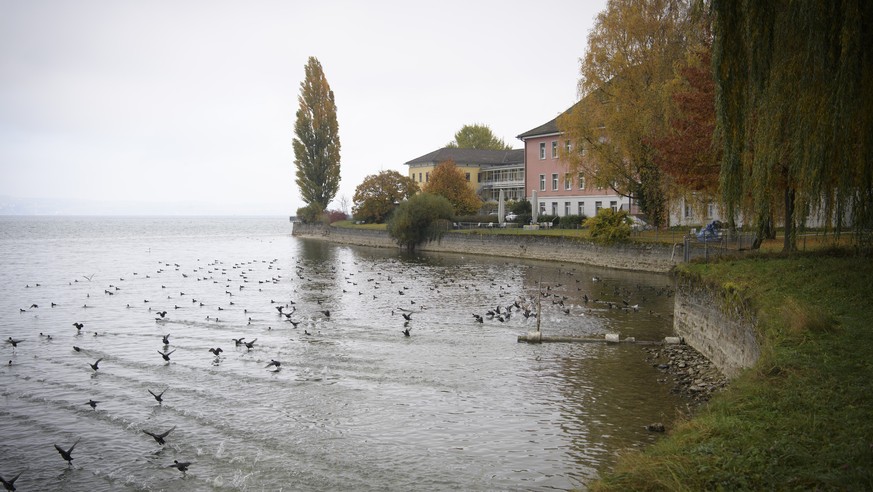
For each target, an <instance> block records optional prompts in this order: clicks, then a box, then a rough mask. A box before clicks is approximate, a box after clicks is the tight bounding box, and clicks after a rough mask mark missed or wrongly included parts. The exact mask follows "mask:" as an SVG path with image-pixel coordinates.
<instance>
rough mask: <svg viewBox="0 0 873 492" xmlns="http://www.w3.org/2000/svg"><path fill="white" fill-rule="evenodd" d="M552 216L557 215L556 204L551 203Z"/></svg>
mask: <svg viewBox="0 0 873 492" xmlns="http://www.w3.org/2000/svg"><path fill="white" fill-rule="evenodd" d="M552 215H558V202H552Z"/></svg>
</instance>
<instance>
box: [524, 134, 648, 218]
mask: <svg viewBox="0 0 873 492" xmlns="http://www.w3.org/2000/svg"><path fill="white" fill-rule="evenodd" d="M517 138H518V139H520V140H521V141H522V142H524V169H525V184H524V191H525V197H526V198H527V199H528V200H530V202H531V206H532V207H537V208H538V210H539V213H540V214H547V215H558V216H561V217H563V216H567V215H584V216H586V217H592V216H594V215H596V214H597V212H598V210H600V209H601V208H611V209H613V210H625V211H628V212H630V213H637V210H636V206H635V205H634V203H633V200H632V199H630V198H627V197H624V196H621V195H619V194H618V193H616V192H615V191H614V190H612V189H611V188H603V187H599V186H593V185H592V184H591V183H588V182H586V181H587V180H586V179H585V175H584V174H582V173H578V172H576V173H574V172H571V171H570V166H569V165H568V163H567V162H566V161H564V160H563V159H561V157H560V156H561V151H562V150H563V151H571V150H572V148H571V142H570V141H569V140H567V139H566V138H564V136H563V133H562V132H561V131H559V130H558V118H555V119H553V120H551V121H549V122H547V123H545V124H543V125H540V126H538V127H536V128H533V129H531V130H528V131H526V132H524V133H522V134H520V135H518V137H517ZM534 192H536V196H537V198H536V202H537V203H534V200H533V195H534Z"/></svg>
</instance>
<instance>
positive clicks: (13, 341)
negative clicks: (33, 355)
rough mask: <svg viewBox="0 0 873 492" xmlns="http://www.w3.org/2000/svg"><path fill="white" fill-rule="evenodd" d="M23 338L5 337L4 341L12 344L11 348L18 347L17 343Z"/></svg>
mask: <svg viewBox="0 0 873 492" xmlns="http://www.w3.org/2000/svg"><path fill="white" fill-rule="evenodd" d="M23 341H24V340H13V339H12V337H9V338H7V339H6V343H9V344H12V348H16V347H18V344H19V343H21V342H23Z"/></svg>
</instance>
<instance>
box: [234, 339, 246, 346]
mask: <svg viewBox="0 0 873 492" xmlns="http://www.w3.org/2000/svg"><path fill="white" fill-rule="evenodd" d="M245 339H246V338H245V337H242V338H231V340H233V343H235V344H236V346H237V347H239V346H240V345H242V344H243V343H245V342H243V340H245Z"/></svg>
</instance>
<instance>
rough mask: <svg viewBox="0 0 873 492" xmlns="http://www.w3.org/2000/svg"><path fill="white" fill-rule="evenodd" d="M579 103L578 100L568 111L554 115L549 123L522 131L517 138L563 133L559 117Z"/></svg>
mask: <svg viewBox="0 0 873 492" xmlns="http://www.w3.org/2000/svg"><path fill="white" fill-rule="evenodd" d="M577 104H579V103H578V102H577V103H575V104H573V105H572V106H570V107H569V108H568V109H567V110H566V111H564V112H563V113H561V114H559V115H558V116H556V117H554V118H553V119H552V120H551V121H548V122H547V123H544V124H542V125H540V126H538V127H536V128H532V129H530V130H528V131H526V132H524V133H522V134H521V135H518V136H517V137H515V138H518V139H520V140H524V139H526V138H530V137H540V136H543V135H554V134H556V133H562V132H561V130H558V118H560V117H561V116H563V115H565V114H567V113H569V112H570V111H572V110H573V108H575V107H576V105H577Z"/></svg>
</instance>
